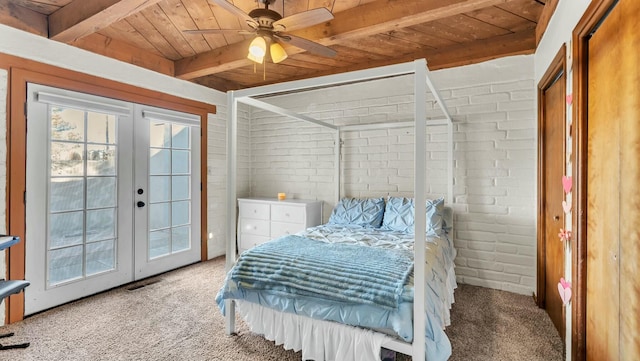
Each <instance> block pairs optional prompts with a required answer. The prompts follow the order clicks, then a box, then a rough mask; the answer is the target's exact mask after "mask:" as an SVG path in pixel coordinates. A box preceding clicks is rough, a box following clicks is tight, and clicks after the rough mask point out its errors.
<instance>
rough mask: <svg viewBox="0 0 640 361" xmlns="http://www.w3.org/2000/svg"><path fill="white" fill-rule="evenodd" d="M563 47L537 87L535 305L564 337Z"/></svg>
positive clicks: (564, 110)
mask: <svg viewBox="0 0 640 361" xmlns="http://www.w3.org/2000/svg"><path fill="white" fill-rule="evenodd" d="M565 56H566V52H565V49H564V48H562V49H561V51H559V52H558V54H557V55H556V57H555V59H554V61H553V62H552V64H551V66H550V67H549V69H548V70H547V72H546V73H545V75H544V77H543V78H542V80H541V83H540V85H539V90H538V101H539V104H540V109H539V123H540V128H539V168H538V177H539V179H538V182H539V183H538V188H539V189H538V197H539V199H540V201H539V214H538V218H539V219H538V234H539V236H538V237H539V238H538V293H537V300H538V306H539V307H542V308H544V309H545V310H546V311H547V313H548V314H549V317H550V318H551V321H553V324H554V325H555V326H556V329H557V330H558V333H559V334H560V337H561V338H562V340H564V339H565V318H564V313H563V308H564V306H563V304H562V300H561V299H560V295H559V294H558V282H559V281H560V278H561V277H564V244H563V242H561V241H560V239H559V238H558V232H559V231H560V229H561V228H565V226H564V211H563V210H562V201H563V200H564V191H563V189H562V181H561V180H562V176H563V175H564V167H565V157H564V154H565V151H564V144H565V121H566V120H565V119H566V118H565V114H566V108H565V103H566V101H565V99H566V97H565V95H566V88H565V84H566V76H565V66H564V64H565Z"/></svg>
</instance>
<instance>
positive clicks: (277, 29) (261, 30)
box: [184, 0, 336, 63]
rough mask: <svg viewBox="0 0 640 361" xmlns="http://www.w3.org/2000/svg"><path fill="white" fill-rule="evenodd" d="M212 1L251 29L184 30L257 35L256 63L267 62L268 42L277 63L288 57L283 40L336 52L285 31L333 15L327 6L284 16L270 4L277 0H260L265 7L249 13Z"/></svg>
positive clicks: (315, 51)
mask: <svg viewBox="0 0 640 361" xmlns="http://www.w3.org/2000/svg"><path fill="white" fill-rule="evenodd" d="M209 1H211V2H212V3H214V4H216V5H219V6H220V7H222V8H224V9H225V10H227V11H229V12H230V13H232V14H234V15H236V16H238V17H239V18H241V19H242V20H244V21H245V23H246V24H247V26H248V29H201V30H185V31H184V32H185V33H187V34H239V35H255V36H256V37H255V38H254V39H253V41H252V42H251V45H249V54H248V55H247V58H248V59H250V60H252V61H254V62H256V63H263V62H264V58H265V56H266V54H267V45H269V53H270V55H271V60H272V61H273V62H274V63H279V62H281V61H283V60H284V59H286V58H287V53H286V51H285V50H284V48H283V47H282V45H280V43H279V42H280V41H283V42H286V43H289V44H291V45H293V46H295V47H298V48H301V49H304V50H306V51H308V52H310V53H313V54H316V55H320V56H326V57H333V56H335V55H336V51H335V50H333V49H331V48H329V47H326V46H324V45H322V44H319V43H316V42H314V41H311V40H308V39H305V38H301V37H299V36H295V35H291V34H289V33H286V32H287V31H293V30H296V29H301V28H306V27H309V26H312V25H316V24H320V23H322V22H325V21H329V20H331V19H333V14H332V13H331V12H330V11H329V10H327V9H326V8H317V9H312V10H308V11H303V12H300V13H297V14H293V15H290V16H287V17H284V18H283V17H282V15H280V14H279V13H277V12H276V11H274V10H271V9H269V5H271V4H273V3H274V2H275V0H258V1H259V2H260V3H262V4H264V8H257V9H253V10H251V11H250V12H249V13H248V14H247V13H245V12H244V11H242V10H241V9H240V8H238V7H236V6H235V5H233V4H231V3H230V2H228V1H226V0H209Z"/></svg>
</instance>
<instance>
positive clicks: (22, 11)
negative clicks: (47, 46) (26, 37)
mask: <svg viewBox="0 0 640 361" xmlns="http://www.w3.org/2000/svg"><path fill="white" fill-rule="evenodd" d="M0 24H4V25H7V26H11V27H14V28H16V29H20V30H24V31H28V32H30V33H32V34H36V35H40V36H44V37H47V36H48V34H49V31H48V29H47V17H46V16H45V15H42V14H40V13H38V12H36V11H33V10H30V9H27V8H25V7H22V6H18V5H16V4H14V3H12V2H11V0H0Z"/></svg>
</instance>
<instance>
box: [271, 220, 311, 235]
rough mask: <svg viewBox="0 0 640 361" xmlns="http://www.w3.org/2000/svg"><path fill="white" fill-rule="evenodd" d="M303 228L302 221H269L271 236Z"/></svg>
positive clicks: (295, 231)
mask: <svg viewBox="0 0 640 361" xmlns="http://www.w3.org/2000/svg"><path fill="white" fill-rule="evenodd" d="M304 229H305V227H304V223H285V222H271V238H276V237H280V236H284V235H286V234H295V233H298V232H300V231H302V230H304Z"/></svg>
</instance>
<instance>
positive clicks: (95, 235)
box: [87, 208, 116, 241]
mask: <svg viewBox="0 0 640 361" xmlns="http://www.w3.org/2000/svg"><path fill="white" fill-rule="evenodd" d="M115 237H116V210H115V208H105V209H98V210H93V211H87V241H99V240H103V239H107V238H115Z"/></svg>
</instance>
